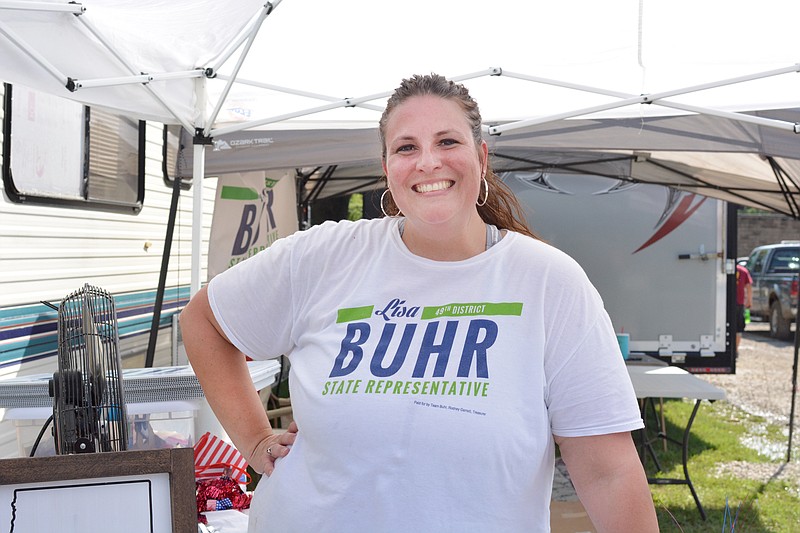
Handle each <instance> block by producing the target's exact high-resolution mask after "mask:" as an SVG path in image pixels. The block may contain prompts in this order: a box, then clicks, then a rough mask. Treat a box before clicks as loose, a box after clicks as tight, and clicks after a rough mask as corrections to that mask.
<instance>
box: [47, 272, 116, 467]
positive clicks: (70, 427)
mask: <svg viewBox="0 0 800 533" xmlns="http://www.w3.org/2000/svg"><path fill="white" fill-rule="evenodd" d="M58 369H59V371H58V372H57V373H56V374H54V376H53V386H52V390H51V393H52V396H53V422H54V423H53V430H54V437H55V443H56V452H57V453H58V454H61V455H64V454H72V453H88V452H111V451H123V450H125V449H127V445H128V423H127V414H126V409H125V398H124V395H123V387H122V370H121V363H120V356H119V332H118V328H117V314H116V308H115V306H114V299H113V297H112V296H111V294H109V293H108V292H107V291H105V290H103V289H100V288H98V287H93V286H91V285H89V284H86V285H85V286H84V287H83V288H82V289H79V290H78V291H75V292H74V293H72V294H70V295H69V296H67V297H66V298H65V299H64V300H63V301H62V302H61V305H60V306H59V309H58Z"/></svg>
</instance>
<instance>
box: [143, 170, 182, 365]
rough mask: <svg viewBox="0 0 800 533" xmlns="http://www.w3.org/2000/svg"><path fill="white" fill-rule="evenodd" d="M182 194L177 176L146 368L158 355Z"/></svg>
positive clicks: (145, 362)
mask: <svg viewBox="0 0 800 533" xmlns="http://www.w3.org/2000/svg"><path fill="white" fill-rule="evenodd" d="M180 196H181V177H180V175H177V176H175V181H174V182H173V184H172V199H171V200H170V204H169V219H168V220H167V235H166V237H164V251H163V252H162V254H161V272H160V273H159V276H158V289H157V290H156V301H155V304H154V305H153V321H152V323H151V324H150V339H149V341H148V343H147V355H146V356H145V359H144V366H145V368H151V367H152V366H153V362H154V360H155V356H156V341H157V340H158V326H159V323H160V322H161V308H162V307H163V305H164V291H165V290H166V286H167V272H168V271H169V256H170V252H171V250H172V236H173V235H174V233H175V219H176V218H177V214H178V199H179V198H180Z"/></svg>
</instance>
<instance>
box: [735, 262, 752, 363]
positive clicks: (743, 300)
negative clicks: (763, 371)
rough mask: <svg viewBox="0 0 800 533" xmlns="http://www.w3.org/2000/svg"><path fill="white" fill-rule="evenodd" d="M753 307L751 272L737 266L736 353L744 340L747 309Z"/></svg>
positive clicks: (741, 266)
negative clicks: (743, 332)
mask: <svg viewBox="0 0 800 533" xmlns="http://www.w3.org/2000/svg"><path fill="white" fill-rule="evenodd" d="M752 305H753V278H752V277H751V276H750V271H749V270H747V268H746V267H745V266H743V265H736V323H737V328H736V352H737V353H738V352H739V342H740V341H741V340H742V331H744V328H745V319H744V313H745V309H750V307H751V306H752Z"/></svg>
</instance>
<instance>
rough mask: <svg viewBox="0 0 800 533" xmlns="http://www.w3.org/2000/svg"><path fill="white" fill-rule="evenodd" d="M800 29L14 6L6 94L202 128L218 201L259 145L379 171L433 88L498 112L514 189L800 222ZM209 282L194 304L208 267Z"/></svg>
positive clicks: (553, 9)
mask: <svg viewBox="0 0 800 533" xmlns="http://www.w3.org/2000/svg"><path fill="white" fill-rule="evenodd" d="M798 19H800V2H797V1H796V0H764V1H762V2H758V3H753V2H748V1H746V0H708V1H706V2H700V3H698V2H693V1H691V0H675V1H672V2H660V1H658V0H614V1H609V2H596V1H593V0H564V1H560V2H519V1H517V0H496V1H494V2H491V3H489V2H480V1H477V0H460V1H458V2H456V1H449V0H436V1H427V0H418V1H416V2H414V1H410V2H403V3H395V2H391V3H389V2H370V1H367V0H341V1H338V2H331V1H326V0H303V1H301V0H286V1H285V2H283V1H281V0H275V1H273V2H269V3H266V4H265V3H264V1H263V0H260V1H255V0H239V1H237V2H219V1H211V0H192V1H188V0H171V1H164V0H87V2H85V3H72V2H69V3H68V2H66V1H64V0H58V1H54V0H44V1H41V0H40V1H32V0H0V79H2V80H4V81H7V82H10V83H12V84H22V85H26V86H29V87H31V88H34V89H38V90H43V91H46V92H49V93H53V94H57V95H60V96H64V97H67V98H71V99H74V100H77V101H79V102H83V103H85V104H89V105H93V106H100V107H103V108H106V109H110V110H112V111H114V112H118V113H124V114H128V115H131V116H134V117H136V118H140V119H146V120H156V121H160V122H163V123H166V124H179V125H181V126H183V127H184V128H185V129H186V130H188V131H190V132H194V134H195V138H196V141H197V143H196V144H195V146H194V157H193V161H194V165H193V168H192V173H193V176H194V178H196V179H197V180H198V181H199V180H200V179H201V178H202V177H203V176H204V175H206V169H205V168H204V165H205V164H206V160H207V159H208V160H209V163H211V162H213V164H214V165H216V164H217V163H219V164H220V165H222V166H221V167H220V169H225V168H230V167H231V166H233V164H232V159H233V158H231V154H232V151H230V152H228V151H226V153H227V155H225V154H223V153H222V152H223V150H219V151H220V154H216V155H220V158H219V160H217V158H216V157H213V156H212V155H208V158H207V154H206V147H207V146H209V145H210V143H211V142H212V141H213V140H217V141H223V140H225V139H226V138H229V137H227V136H229V135H234V134H235V133H236V132H239V131H244V130H250V131H249V134H251V135H262V138H266V139H271V141H270V142H268V143H267V146H268V150H269V152H268V153H267V155H266V156H260V157H259V159H260V161H261V163H260V164H261V165H262V166H261V167H260V168H281V167H282V168H286V167H309V166H311V167H313V166H315V165H339V166H340V167H345V166H349V167H351V168H350V170H349V172H352V173H356V174H359V173H360V171H359V170H358V169H359V167H364V166H366V167H368V168H374V165H375V151H374V150H375V148H376V143H375V140H374V127H375V123H376V120H377V118H378V116H379V112H380V110H381V108H382V104H383V101H384V100H385V98H386V97H387V96H388V94H389V93H390V92H391V90H392V89H393V88H394V87H395V86H396V85H397V83H398V82H399V80H400V79H401V78H403V77H406V76H408V75H410V74H413V73H426V72H432V71H434V72H438V73H440V74H443V75H445V76H448V77H451V78H452V79H456V80H458V81H463V82H464V83H465V84H467V85H468V87H469V88H470V91H471V92H472V94H473V95H474V96H475V97H476V99H477V100H478V101H479V102H480V105H481V109H482V113H483V116H484V119H485V123H486V133H487V137H488V138H489V140H490V144H491V146H492V151H493V154H494V156H495V165H496V166H497V168H498V170H503V169H504V167H503V164H501V162H503V163H505V164H507V165H508V166H507V167H505V168H517V167H513V166H512V165H518V166H519V168H522V167H523V166H524V167H525V168H527V169H529V170H532V171H540V172H546V171H547V170H548V169H551V168H559V169H569V168H572V169H577V168H580V169H581V170H582V171H583V172H586V171H595V172H600V171H603V172H608V173H609V174H604V175H615V176H618V177H620V178H621V179H629V180H638V181H651V182H655V183H665V184H671V185H673V186H675V187H680V188H685V189H690V190H696V191H697V192H701V193H702V194H706V195H708V196H714V197H718V198H723V199H726V200H732V201H735V202H737V203H741V204H746V205H754V206H758V207H762V208H766V209H771V210H774V211H778V212H781V213H785V214H788V215H791V216H793V217H800V210H798V208H797V198H798V195H800V187H798V184H797V182H796V181H794V180H795V178H796V177H797V176H798V175H800V174H798V170H800V163H798V161H799V160H800V150H799V149H798V147H800V145H799V144H798V143H800V137H797V136H796V133H797V132H798V130H799V129H800V128H799V127H798V123H800V120H798V119H800V110H799V109H800V78H798V75H797V74H796V72H797V71H798V70H800V67H798V65H797V61H798V60H800V50H798V47H797V45H796V42H795V34H796V28H795V25H796V21H797V20H798ZM259 30H260V31H259ZM308 120H313V122H308ZM253 128H260V129H262V130H266V131H267V132H269V133H267V134H262V133H257V132H253ZM498 134H499V135H498ZM283 135H289V136H291V135H294V136H295V137H296V138H297V139H300V138H303V141H302V142H301V143H299V144H294V145H291V144H290V143H287V144H284V143H279V142H278V141H277V139H279V138H280V137H281V136H283ZM355 138H358V139H359V140H354V139H355ZM370 138H371V139H372V140H370ZM298 142H299V141H298ZM351 143H352V144H351ZM228 144H229V145H230V142H229V143H228ZM712 154H713V155H712ZM501 156H503V157H501ZM225 157H228V158H229V159H230V161H228V166H227V167H226V163H225ZM265 161H266V162H265ZM211 167H212V168H213V172H214V173H216V172H218V171H220V172H221V171H222V170H218V168H217V167H216V166H213V165H211ZM337 168H338V167H337ZM593 169H594V170H593ZM597 169H599V170H597ZM232 170H235V169H232ZM370 174H372V175H374V171H371V172H370ZM194 190H195V198H194V205H195V216H196V217H199V216H200V209H199V206H200V202H201V200H202V198H201V196H200V194H201V190H202V188H201V187H195V188H194ZM194 226H195V228H196V230H195V235H194V239H193V240H194V247H195V249H199V242H200V233H199V231H200V229H199V228H200V225H199V224H195V225H194ZM192 270H193V276H192V278H193V279H192V287H193V291H195V290H197V289H198V288H199V285H200V279H199V272H200V265H199V254H194V258H193V265H192ZM795 366H796V365H795Z"/></svg>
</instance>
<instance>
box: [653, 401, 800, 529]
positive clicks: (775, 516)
mask: <svg viewBox="0 0 800 533" xmlns="http://www.w3.org/2000/svg"><path fill="white" fill-rule="evenodd" d="M692 407H693V402H689V401H681V400H666V401H665V402H664V414H665V418H666V427H667V435H668V436H669V437H670V438H674V439H677V440H680V439H681V437H682V430H683V428H684V427H685V425H686V421H687V420H688V419H689V416H690V414H691V410H692ZM648 426H649V427H656V425H655V422H654V421H653V420H648ZM785 429H786V428H784V427H780V426H777V425H774V424H772V425H770V424H768V423H767V422H766V421H765V420H764V419H761V418H759V417H755V416H751V415H749V414H747V413H745V412H744V411H741V410H739V409H736V408H735V407H733V406H731V405H730V404H728V403H727V402H725V401H719V402H715V403H708V402H703V404H702V405H701V407H700V411H699V412H698V414H697V417H696V418H695V421H694V424H693V426H692V432H691V436H690V440H689V461H688V470H689V475H690V477H691V480H692V483H693V484H694V487H695V490H697V493H698V495H699V497H700V502H701V503H702V505H703V508H704V509H705V511H706V514H707V520H706V521H703V520H702V518H701V517H700V513H699V512H698V510H697V507H696V505H695V503H694V499H693V498H692V495H691V492H690V490H689V487H688V486H686V485H651V486H650V488H651V491H652V493H653V500H654V502H655V506H656V512H657V513H658V521H659V525H660V527H661V531H662V532H681V531H682V532H684V533H692V532H709V531H721V532H725V533H729V532H732V531H735V532H737V533H740V532H741V533H744V532H747V533H762V532H763V533H767V532H769V533H796V532H799V531H800V487H798V486H797V484H796V483H795V484H791V483H789V482H786V481H782V480H778V479H775V478H774V477H772V478H770V476H766V479H763V478H762V479H761V480H754V479H743V478H741V477H739V478H737V477H734V475H733V474H729V473H724V472H720V468H719V467H720V465H722V464H724V463H732V462H735V461H746V462H751V463H765V464H766V465H768V466H766V467H765V468H766V470H767V472H770V473H777V472H778V470H779V469H780V468H781V465H782V464H783V463H784V461H785V458H786V446H787V437H786V434H785ZM754 434H755V435H756V436H757V438H758V442H760V443H762V444H763V445H764V447H765V448H768V449H770V450H772V449H778V450H780V449H781V446H782V449H783V454H782V456H781V458H780V459H775V458H774V455H773V458H770V457H768V456H767V455H764V454H761V453H759V452H758V451H756V450H754V449H752V448H750V447H748V446H746V445H745V444H744V442H745V441H747V440H748V437H752V436H753V435H754ZM797 439H798V437H797V435H796V432H795V436H794V437H793V440H794V441H795V443H796V442H797ZM751 440H752V438H751ZM653 447H654V450H655V452H656V455H657V457H658V460H659V462H660V463H661V467H662V470H663V471H662V472H656V469H655V466H654V463H653V461H652V460H651V459H650V458H647V460H646V461H645V467H646V470H647V473H648V476H650V477H664V478H681V477H683V468H682V466H681V447H680V446H679V445H677V444H673V443H668V446H667V451H666V452H665V451H664V448H663V442H662V441H661V440H658V441H656V442H653ZM798 454H800V449H798V446H796V445H795V446H793V453H792V462H793V463H797V462H799V461H800V457H798ZM737 513H738V516H736V515H737ZM734 517H736V522H735V528H734V527H732V526H731V523H732V521H733V518H734ZM723 526H724V527H723Z"/></svg>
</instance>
